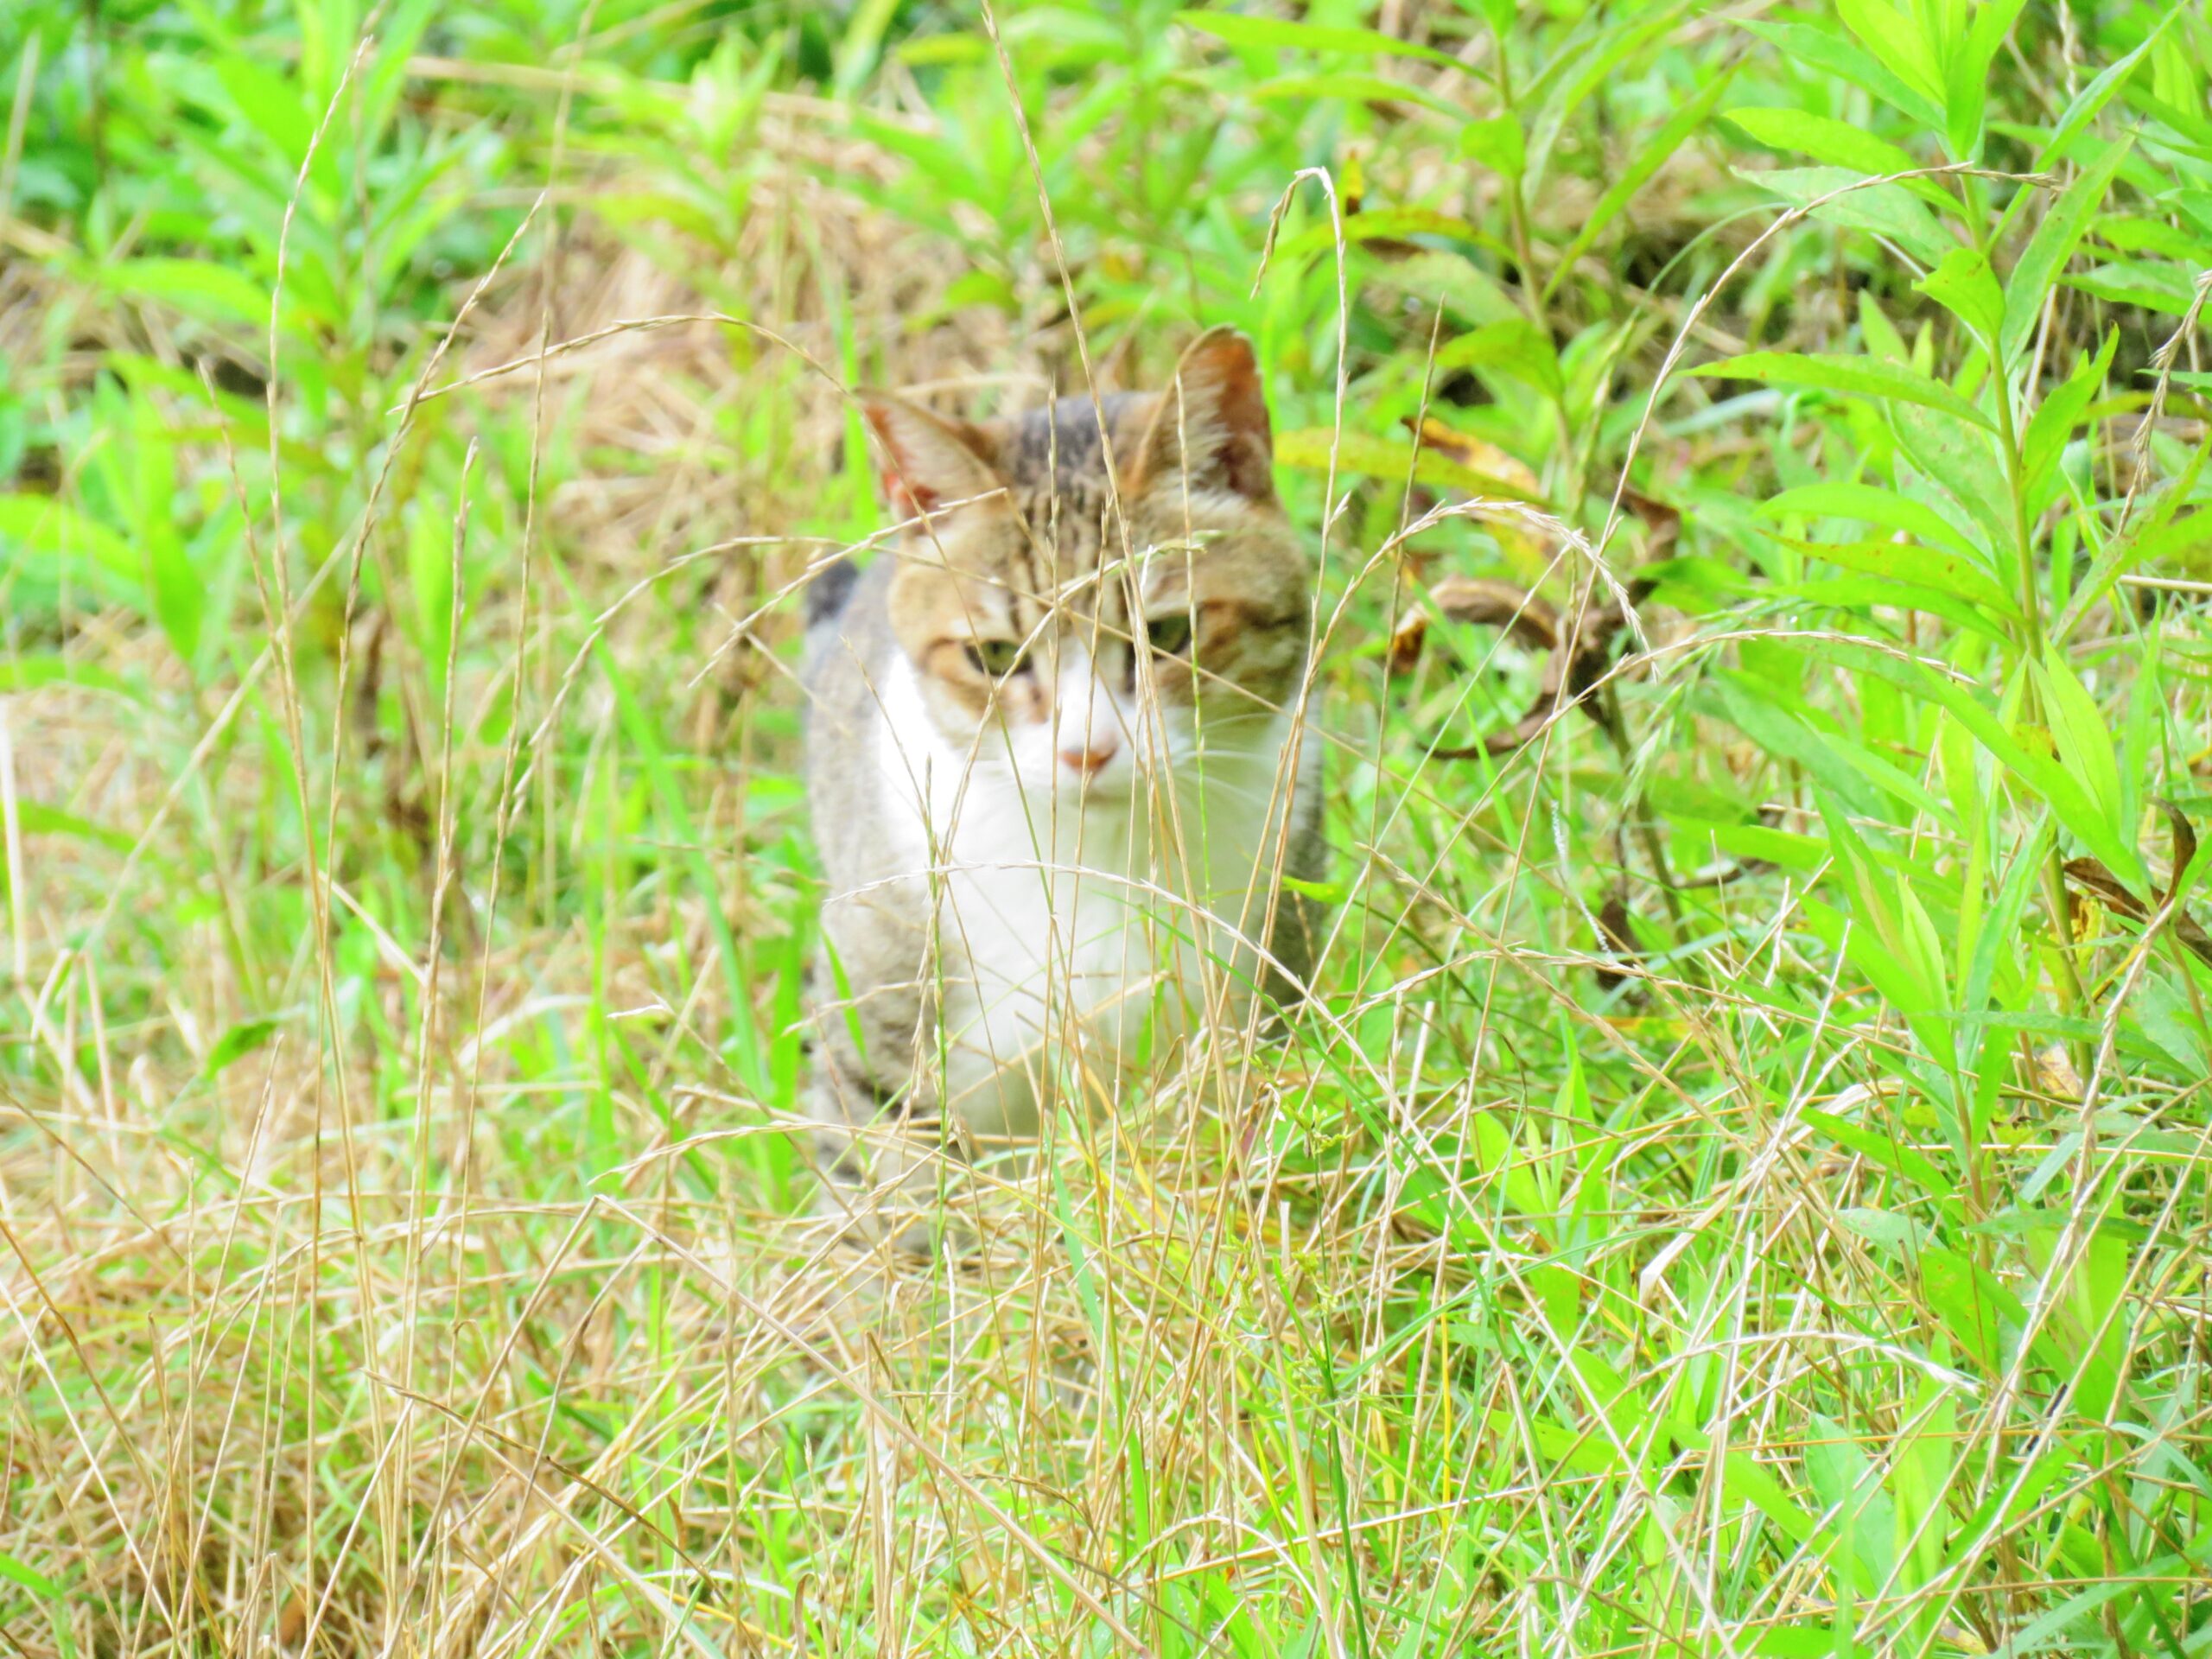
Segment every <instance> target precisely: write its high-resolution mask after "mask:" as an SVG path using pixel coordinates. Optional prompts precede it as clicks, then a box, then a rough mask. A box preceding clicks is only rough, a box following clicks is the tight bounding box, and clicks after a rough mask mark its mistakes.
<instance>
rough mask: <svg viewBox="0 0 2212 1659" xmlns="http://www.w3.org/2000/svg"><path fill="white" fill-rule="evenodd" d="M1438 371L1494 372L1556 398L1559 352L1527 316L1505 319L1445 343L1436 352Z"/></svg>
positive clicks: (1558, 380)
mask: <svg viewBox="0 0 2212 1659" xmlns="http://www.w3.org/2000/svg"><path fill="white" fill-rule="evenodd" d="M1436 366H1437V367H1438V368H1440V369H1495V370H1497V372H1499V373H1501V374H1506V375H1510V376H1511V377H1512V378H1514V379H1516V380H1518V381H1521V382H1522V383H1523V384H1524V385H1530V386H1534V387H1535V389H1536V390H1537V391H1545V392H1549V393H1551V394H1553V395H1554V396H1555V397H1556V396H1557V395H1559V393H1560V391H1561V390H1562V389H1563V384H1564V383H1563V382H1562V381H1561V380H1560V372H1559V353H1558V351H1557V349H1556V348H1555V347H1554V346H1553V345H1552V341H1551V336H1550V335H1548V334H1545V333H1544V332H1543V330H1541V329H1540V328H1538V327H1536V326H1535V324H1534V323H1532V322H1530V321H1529V320H1528V319H1527V318H1526V317H1504V318H1501V319H1500V320H1499V321H1496V322H1486V323H1484V325H1483V326H1482V327H1479V328H1477V329H1474V330H1472V331H1471V332H1470V333H1467V334H1461V335H1460V336H1459V338H1457V339H1456V340H1448V341H1446V343H1445V344H1444V345H1443V346H1440V348H1439V349H1438V351H1437V353H1436Z"/></svg>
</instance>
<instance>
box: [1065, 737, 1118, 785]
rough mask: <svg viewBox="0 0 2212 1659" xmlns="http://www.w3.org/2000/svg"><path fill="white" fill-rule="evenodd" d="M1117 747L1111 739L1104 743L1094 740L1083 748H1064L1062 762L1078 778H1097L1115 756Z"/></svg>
mask: <svg viewBox="0 0 2212 1659" xmlns="http://www.w3.org/2000/svg"><path fill="white" fill-rule="evenodd" d="M1115 747H1116V745H1115V744H1114V743H1113V741H1111V740H1110V739H1109V741H1107V742H1105V743H1104V744H1103V745H1102V744H1099V743H1096V742H1095V741H1094V742H1093V743H1091V744H1089V745H1087V746H1085V747H1082V748H1076V749H1062V750H1061V751H1060V764H1061V765H1062V766H1065V767H1066V768H1067V769H1068V770H1069V771H1071V772H1074V773H1075V774H1076V776H1077V777H1078V778H1095V777H1096V776H1097V775H1098V773H1099V772H1101V771H1102V770H1103V769H1104V767H1105V765H1106V763H1107V762H1108V761H1109V760H1112V759H1113V758H1114V750H1115Z"/></svg>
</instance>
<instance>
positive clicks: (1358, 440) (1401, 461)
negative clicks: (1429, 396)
mask: <svg viewBox="0 0 2212 1659" xmlns="http://www.w3.org/2000/svg"><path fill="white" fill-rule="evenodd" d="M1331 436H1332V435H1331V433H1330V432H1329V430H1328V429H1326V428H1325V427H1313V428H1309V429H1306V430H1303V431H1298V432H1286V433H1284V434H1283V435H1281V437H1279V438H1277V439H1276V440H1275V460H1276V461H1279V462H1280V463H1281V464H1282V465H1283V466H1285V467H1300V468H1301V469H1303V470H1305V471H1306V472H1313V473H1325V472H1327V471H1328V469H1329V450H1330V442H1331ZM1337 467H1338V471H1339V472H1344V473H1358V474H1363V475H1364V476H1366V477H1369V478H1379V479H1383V480H1385V481H1389V482H1396V483H1403V482H1404V481H1405V480H1406V479H1407V478H1408V477H1413V478H1416V479H1419V480H1421V482H1423V483H1425V484H1443V485H1446V486H1450V487H1452V488H1453V489H1459V490H1465V492H1466V493H1468V494H1470V495H1482V496H1491V497H1502V498H1503V499H1508V500H1512V501H1527V502H1531V503H1535V502H1536V501H1537V498H1536V497H1535V496H1534V495H1533V494H1531V493H1529V491H1528V490H1527V489H1525V488H1524V487H1522V486H1520V485H1517V484H1515V483H1513V482H1511V481H1510V480H1506V479H1503V478H1497V477H1495V476H1493V475H1491V474H1488V473H1481V472H1477V471H1476V470H1475V469H1474V468H1473V467H1463V466H1461V465H1460V464H1459V462H1457V461H1452V460H1451V459H1449V458H1448V457H1446V456H1445V455H1443V454H1440V453H1438V451H1437V450H1436V449H1435V448H1434V447H1433V446H1432V445H1429V444H1423V445H1421V450H1420V453H1419V454H1418V455H1416V454H1415V453H1414V446H1413V445H1412V444H1410V443H1408V442H1405V441H1403V440H1402V439H1399V438H1381V437H1376V436H1375V435H1373V434H1371V433H1366V432H1347V433H1345V434H1344V441H1343V442H1342V444H1341V446H1340V447H1339V448H1338V450H1337Z"/></svg>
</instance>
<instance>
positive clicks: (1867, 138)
mask: <svg viewBox="0 0 2212 1659" xmlns="http://www.w3.org/2000/svg"><path fill="white" fill-rule="evenodd" d="M1721 119H1722V120H1724V121H1726V122H1727V123H1728V124H1730V125H1731V126H1733V127H1737V128H1739V129H1741V130H1742V131H1743V132H1744V134H1745V136H1746V137H1750V138H1751V139H1753V140H1755V141H1756V142H1758V143H1762V144H1764V145H1766V146H1767V147H1768V148H1769V149H1792V150H1796V152H1797V153H1798V154H1800V155H1802V156H1811V157H1812V158H1813V159H1814V160H1815V161H1816V162H1821V164H1822V165H1824V166H1827V167H1841V168H1849V169H1850V170H1851V171H1852V172H1853V173H1865V174H1868V175H1872V176H1875V177H1879V176H1880V175H1883V174H1885V173H1910V172H1911V171H1912V170H1913V169H1914V168H1916V167H1918V166H1919V165H1920V163H1919V162H1916V161H1915V160H1913V158H1912V154H1911V152H1910V151H1909V150H1906V149H1900V148H1899V147H1898V146H1897V145H1896V144H1893V143H1890V142H1889V140H1887V139H1886V138H1877V137H1874V135H1873V134H1872V133H1871V132H1869V131H1867V130H1866V128H1864V127H1859V126H1853V124H1851V123H1850V122H1848V121H1837V120H1834V119H1832V118H1829V117H1827V116H1825V115H1815V114H1814V113H1813V112H1812V111H1809V110H1787V109H1781V110H1777V109H1766V108H1762V107H1758V106H1756V105H1753V106H1751V107H1746V108H1741V109H1733V110H1731V111H1728V112H1727V113H1726V115H1724V116H1722V117H1721Z"/></svg>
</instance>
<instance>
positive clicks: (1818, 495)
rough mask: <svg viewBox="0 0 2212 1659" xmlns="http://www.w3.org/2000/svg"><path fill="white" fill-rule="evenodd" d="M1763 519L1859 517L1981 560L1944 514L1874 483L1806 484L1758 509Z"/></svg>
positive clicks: (1788, 491)
mask: <svg viewBox="0 0 2212 1659" xmlns="http://www.w3.org/2000/svg"><path fill="white" fill-rule="evenodd" d="M1758 513H1759V517H1760V518H1781V517H1783V516H1784V515H1785V514H1789V513H1802V515H1804V516H1805V517H1806V518H1857V519H1861V520H1863V521H1865V522H1866V523H1867V524H1883V525H1886V526H1887V527H1888V528H1890V529H1891V530H1901V531H1904V532H1905V534H1906V535H1908V536H1916V537H1919V538H1920V539H1921V540H1922V541H1923V542H1930V543H1936V545H1938V546H1942V547H1948V548H1949V549H1951V550H1953V551H1954V552H1956V553H1961V554H1963V555H1965V556H1966V557H1967V559H1969V560H1970V561H1974V562H1975V563H1984V561H1982V560H1980V559H1979V558H1978V557H1977V553H1978V551H1979V550H1977V549H1976V548H1975V547H1974V543H1972V542H1970V541H1968V540H1967V538H1966V537H1963V536H1961V535H1960V533H1959V532H1958V531H1957V530H1956V529H1955V528H1954V527H1953V526H1952V524H1950V522H1949V521H1948V519H1946V518H1944V517H1943V516H1942V514H1941V513H1939V512H1936V510H1935V509H1934V508H1932V507H1929V506H1928V505H1924V504H1923V503H1921V502H1918V501H1913V500H1910V499H1907V498H1905V497H1904V496H1902V495H1898V494H1897V493H1894V492H1892V491H1889V490H1883V489H1877V488H1876V487H1875V486H1872V484H1804V485H1800V486H1798V487H1797V488H1796V489H1794V490H1784V491H1783V493H1781V494H1780V495H1777V496H1772V497H1770V498H1769V499H1767V500H1766V501H1764V502H1763V503H1762V504H1761V505H1760V506H1759V509H1758Z"/></svg>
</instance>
